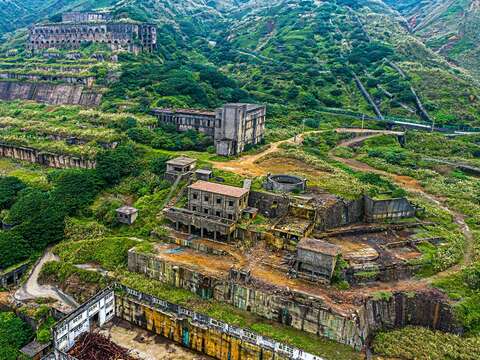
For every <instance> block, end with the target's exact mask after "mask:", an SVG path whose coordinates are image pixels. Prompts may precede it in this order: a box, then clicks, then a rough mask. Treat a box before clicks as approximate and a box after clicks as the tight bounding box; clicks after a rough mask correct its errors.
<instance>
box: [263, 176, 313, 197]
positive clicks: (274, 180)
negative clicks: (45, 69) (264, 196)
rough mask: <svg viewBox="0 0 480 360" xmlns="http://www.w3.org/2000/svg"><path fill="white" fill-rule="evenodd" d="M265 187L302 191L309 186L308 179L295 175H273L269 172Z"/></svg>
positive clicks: (277, 189)
mask: <svg viewBox="0 0 480 360" xmlns="http://www.w3.org/2000/svg"><path fill="white" fill-rule="evenodd" d="M264 187H265V189H267V190H270V191H276V192H284V193H285V192H297V191H298V192H301V191H305V189H306V188H307V179H304V178H301V177H298V176H295V175H285V174H279V175H271V174H268V176H267V181H266V182H265V183H264Z"/></svg>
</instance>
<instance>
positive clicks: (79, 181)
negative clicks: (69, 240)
mask: <svg viewBox="0 0 480 360" xmlns="http://www.w3.org/2000/svg"><path fill="white" fill-rule="evenodd" d="M136 162H137V153H136V151H135V149H134V148H133V146H131V145H122V146H119V147H118V148H117V149H115V150H105V151H104V152H102V153H100V154H99V155H98V159H97V169H95V170H62V171H52V172H50V174H49V176H48V180H49V182H50V184H51V189H50V190H48V191H45V190H41V189H37V188H32V187H28V188H24V189H23V190H21V191H19V192H18V194H16V201H15V202H14V203H13V205H12V206H11V208H10V210H9V212H8V214H7V215H6V216H5V218H4V222H6V223H8V224H10V225H12V226H13V228H12V229H11V230H10V231H8V232H0V268H6V267H8V266H11V265H14V264H16V263H18V262H20V261H23V260H26V259H28V258H29V257H30V255H31V254H33V253H35V252H40V251H42V250H43V249H44V248H45V247H46V246H48V245H50V244H53V243H56V242H58V241H60V240H62V239H63V238H64V236H65V218H66V217H67V216H71V215H76V214H79V213H80V212H81V211H82V210H84V209H86V207H87V206H89V205H90V204H91V203H92V202H93V201H94V199H95V197H96V196H97V195H98V193H99V192H100V190H102V189H103V188H104V187H105V186H106V185H113V184H116V183H118V182H119V181H120V180H121V178H122V177H125V176H128V175H132V174H133V173H135V171H136ZM3 181H4V182H5V180H4V179H3ZM1 183H2V179H0V191H1ZM5 183H10V184H12V185H13V186H12V188H13V190H16V189H20V188H21V187H22V186H21V185H20V183H19V182H18V181H13V180H11V179H8V180H7V181H6V182H5ZM13 193H14V191H11V192H10V193H8V191H4V194H6V195H5V198H7V197H11V194H13ZM9 194H10V195H9ZM7 200H8V199H7ZM6 203H8V201H6Z"/></svg>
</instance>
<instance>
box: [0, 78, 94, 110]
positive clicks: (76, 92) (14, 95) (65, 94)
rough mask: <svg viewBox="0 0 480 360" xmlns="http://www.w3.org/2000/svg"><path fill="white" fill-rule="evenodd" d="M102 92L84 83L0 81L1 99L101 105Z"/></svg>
mask: <svg viewBox="0 0 480 360" xmlns="http://www.w3.org/2000/svg"><path fill="white" fill-rule="evenodd" d="M101 99H102V94H101V93H99V92H96V91H94V90H91V89H87V88H86V87H85V86H84V85H74V84H66V83H62V84H55V83H47V82H31V81H10V80H9V81H0V100H34V101H38V102H41V103H46V104H51V105H82V106H87V107H94V106H98V105H100V101H101Z"/></svg>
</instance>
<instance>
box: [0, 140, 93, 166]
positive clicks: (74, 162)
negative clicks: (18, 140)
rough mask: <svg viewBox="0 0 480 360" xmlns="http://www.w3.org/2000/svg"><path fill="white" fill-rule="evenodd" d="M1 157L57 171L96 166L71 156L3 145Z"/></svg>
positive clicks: (91, 161)
mask: <svg viewBox="0 0 480 360" xmlns="http://www.w3.org/2000/svg"><path fill="white" fill-rule="evenodd" d="M0 157H6V158H10V159H16V160H22V161H28V162H31V163H35V164H40V165H44V166H48V167H53V168H57V169H71V168H76V169H93V168H95V166H96V163H95V161H94V160H88V159H82V158H77V157H74V156H70V155H59V154H51V153H45V152H41V151H39V150H36V149H32V148H27V147H21V146H15V145H9V144H1V143H0Z"/></svg>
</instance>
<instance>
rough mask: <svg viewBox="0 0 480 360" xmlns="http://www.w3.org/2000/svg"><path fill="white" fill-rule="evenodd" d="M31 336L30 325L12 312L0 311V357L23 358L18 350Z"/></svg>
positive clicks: (8, 359) (15, 359)
mask: <svg viewBox="0 0 480 360" xmlns="http://www.w3.org/2000/svg"><path fill="white" fill-rule="evenodd" d="M32 338H33V332H32V330H31V329H30V327H29V326H28V325H27V324H26V323H25V322H23V321H22V320H21V319H20V318H19V317H17V316H16V315H15V314H14V313H13V312H0V359H3V360H17V359H23V357H21V355H20V352H19V351H18V350H19V349H21V348H22V347H23V346H25V345H26V344H27V343H28V342H29V341H30V340H31V339H32Z"/></svg>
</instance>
